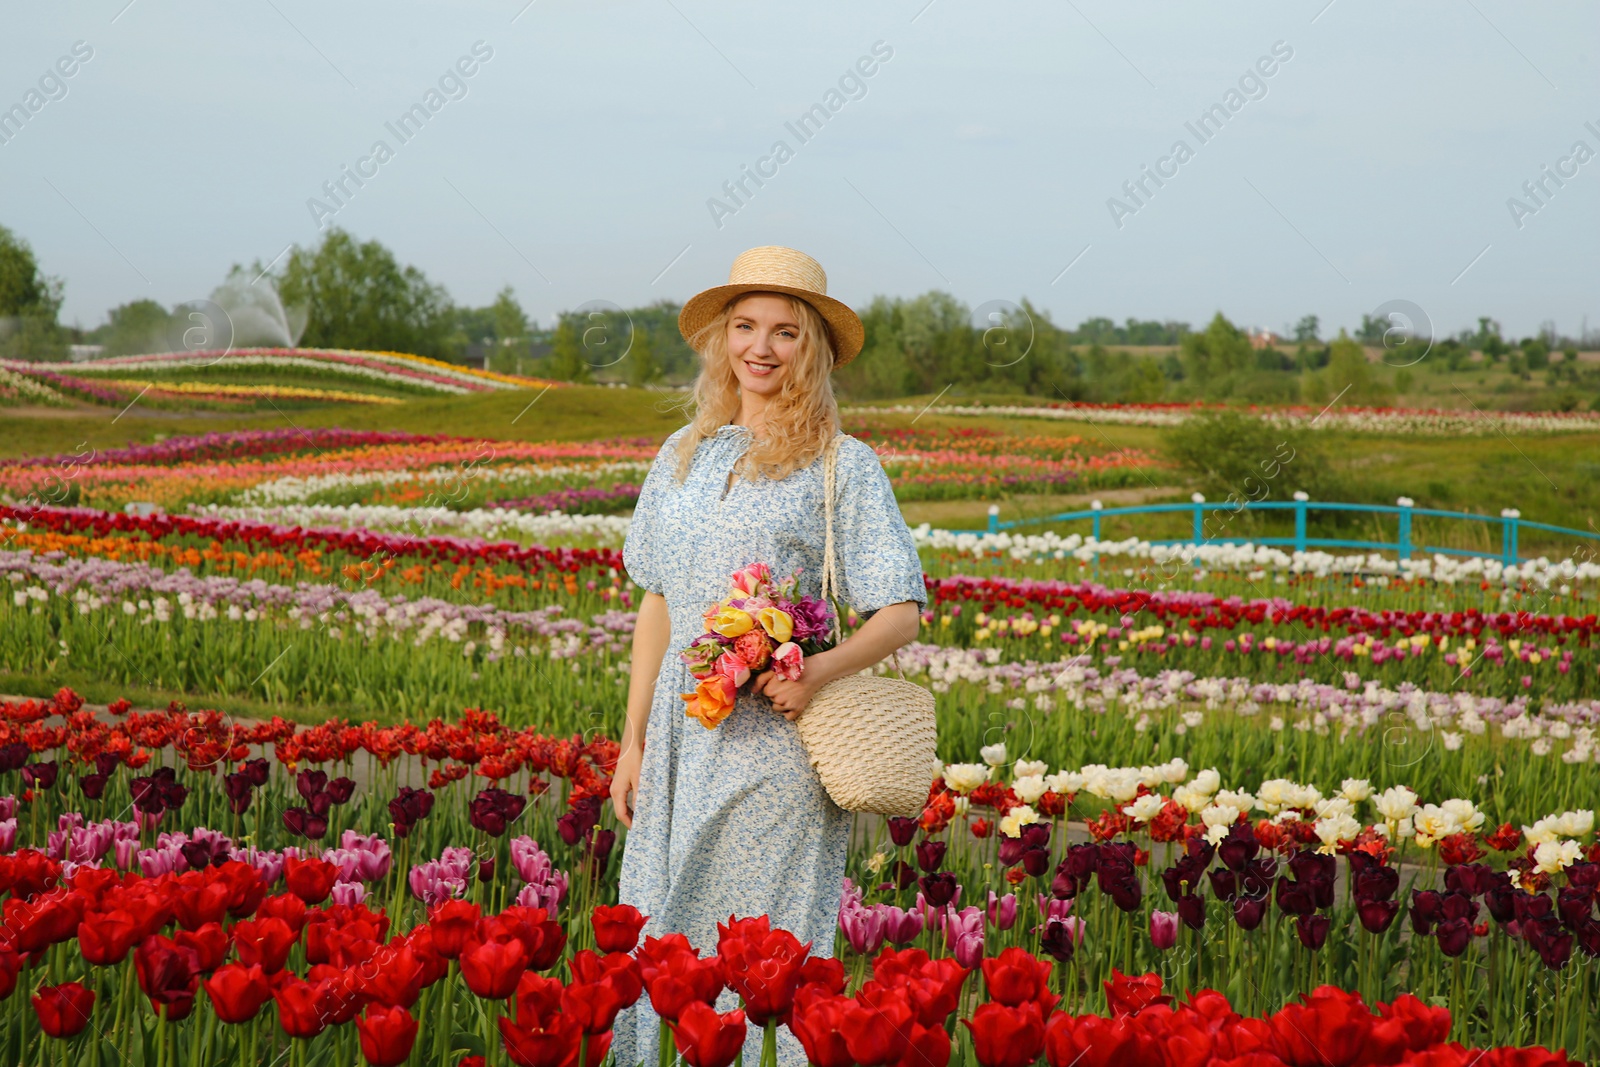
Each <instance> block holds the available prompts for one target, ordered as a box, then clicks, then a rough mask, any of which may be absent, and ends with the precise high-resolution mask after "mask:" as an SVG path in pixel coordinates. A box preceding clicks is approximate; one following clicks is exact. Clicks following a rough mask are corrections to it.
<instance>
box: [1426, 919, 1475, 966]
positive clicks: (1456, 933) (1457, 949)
mask: <svg viewBox="0 0 1600 1067" xmlns="http://www.w3.org/2000/svg"><path fill="white" fill-rule="evenodd" d="M1434 933H1435V934H1437V935H1438V938H1439V951H1440V952H1443V953H1444V954H1445V955H1446V956H1452V957H1454V956H1459V955H1461V954H1462V953H1463V952H1465V951H1467V946H1468V945H1470V944H1472V924H1471V923H1469V922H1467V920H1465V919H1446V920H1445V921H1444V922H1442V923H1440V924H1439V928H1438V929H1437V930H1435V931H1434Z"/></svg>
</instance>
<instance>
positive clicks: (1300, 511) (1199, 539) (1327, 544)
mask: <svg viewBox="0 0 1600 1067" xmlns="http://www.w3.org/2000/svg"><path fill="white" fill-rule="evenodd" d="M1095 503H1096V504H1099V501H1095ZM1246 511H1256V512H1285V511H1287V512H1292V513H1293V516H1294V536H1293V537H1248V538H1245V537H1224V536H1220V535H1214V536H1208V535H1207V534H1206V529H1205V527H1206V516H1207V515H1208V514H1215V513H1224V512H1225V513H1227V515H1228V516H1229V518H1231V517H1232V516H1233V515H1236V514H1239V513H1241V512H1246ZM1312 512H1347V513H1349V512H1354V513H1360V514H1371V515H1381V516H1392V517H1393V518H1395V519H1396V520H1397V523H1396V525H1397V527H1398V535H1397V538H1396V540H1394V541H1363V540H1354V539H1344V538H1336V537H1311V536H1309V535H1308V533H1307V525H1308V523H1307V518H1308V516H1309V515H1310V514H1311V513H1312ZM1174 513H1188V514H1191V515H1193V517H1194V536H1193V538H1192V539H1188V540H1185V539H1180V538H1166V539H1163V540H1153V541H1151V542H1150V543H1151V544H1156V545H1182V544H1218V545H1222V544H1244V543H1247V542H1248V543H1249V544H1253V545H1276V546H1280V547H1283V548H1292V549H1293V550H1294V551H1296V552H1305V551H1307V550H1309V549H1313V548H1319V549H1320V548H1350V549H1364V550H1368V551H1376V552H1393V553H1395V554H1396V556H1397V557H1398V558H1400V559H1410V558H1411V556H1412V555H1413V554H1414V553H1417V552H1421V553H1423V554H1424V555H1435V554H1438V555H1446V556H1477V557H1481V558H1485V559H1498V560H1500V562H1501V563H1503V564H1505V565H1506V566H1508V567H1509V566H1512V565H1514V564H1516V563H1518V562H1520V561H1521V560H1522V558H1523V557H1522V556H1521V555H1520V554H1519V553H1518V544H1519V543H1520V541H1521V534H1522V531H1523V530H1537V531H1540V532H1541V533H1547V534H1556V535H1559V536H1562V537H1570V538H1575V539H1577V540H1579V541H1590V542H1597V543H1600V532H1596V531H1594V530H1574V529H1571V528H1570V527H1566V526H1553V525H1551V524H1550V523H1547V522H1533V521H1531V520H1529V519H1524V518H1523V517H1522V515H1521V513H1520V512H1518V511H1516V510H1515V509H1512V508H1506V509H1505V510H1503V511H1501V512H1500V514H1499V515H1498V516H1494V515H1477V514H1474V513H1472V512H1467V511H1441V510H1439V509H1437V508H1419V507H1415V506H1413V505H1412V504H1410V502H1409V501H1408V500H1407V498H1405V497H1402V498H1401V500H1400V502H1399V503H1396V504H1344V503H1335V502H1331V501H1315V500H1309V499H1300V498H1298V497H1297V498H1296V499H1294V500H1259V501H1250V500H1245V501H1238V500H1229V501H1224V502H1222V503H1209V502H1207V501H1206V500H1205V499H1204V498H1203V497H1201V496H1200V495H1199V494H1198V493H1197V494H1195V499H1194V500H1193V501H1192V502H1191V503H1188V504H1139V505H1134V506H1130V507H1120V508H1105V507H1090V508H1088V509H1087V510H1083V511H1064V512H1061V513H1060V514H1058V515H1044V516H1039V517H1036V518H1026V519H1015V520H1012V521H1009V522H1001V521H1000V506H999V505H998V504H991V505H989V527H988V529H987V530H952V531H951V532H952V533H970V534H979V535H981V534H985V533H991V534H994V533H1000V532H1002V531H1005V530H1016V531H1018V532H1022V531H1021V528H1022V527H1024V526H1038V525H1042V524H1046V523H1052V524H1054V523H1067V522H1082V521H1084V520H1088V522H1089V523H1090V524H1091V528H1092V533H1093V536H1094V538H1095V540H1100V526H1101V523H1102V521H1103V520H1105V519H1106V518H1109V517H1111V516H1123V515H1168V514H1174ZM1419 517H1420V518H1428V519H1449V520H1455V521H1459V522H1476V523H1484V524H1486V525H1487V526H1488V527H1489V528H1490V531H1491V543H1492V540H1493V537H1494V536H1495V535H1498V537H1499V544H1500V551H1498V552H1479V551H1476V550H1474V549H1467V548H1449V547H1445V546H1441V545H1419V544H1417V543H1416V541H1415V539H1414V538H1413V537H1412V529H1413V522H1414V520H1416V519H1417V518H1419ZM1579 554H1581V555H1583V556H1584V558H1585V559H1589V560H1593V559H1595V558H1596V557H1597V556H1600V552H1597V551H1596V549H1595V548H1593V547H1590V546H1589V545H1584V546H1583V548H1582V550H1581V552H1580V553H1579Z"/></svg>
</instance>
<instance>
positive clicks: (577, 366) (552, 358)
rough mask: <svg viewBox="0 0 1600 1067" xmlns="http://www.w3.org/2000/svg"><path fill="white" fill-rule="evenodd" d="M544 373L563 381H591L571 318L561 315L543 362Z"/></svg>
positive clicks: (581, 346) (587, 365) (581, 345)
mask: <svg viewBox="0 0 1600 1067" xmlns="http://www.w3.org/2000/svg"><path fill="white" fill-rule="evenodd" d="M545 373H546V374H548V375H549V376H550V377H552V378H555V379H556V380H558V381H563V382H585V383H587V382H591V381H593V380H594V378H593V376H592V375H591V374H590V373H589V364H588V362H587V361H586V360H585V359H584V358H583V344H582V342H581V341H580V340H579V338H578V331H577V329H576V327H574V326H573V324H572V320H571V319H570V318H568V317H566V316H562V318H561V322H560V323H559V324H558V325H557V326H556V332H555V337H554V338H552V340H551V345H550V355H549V358H548V359H547V360H546V363H545Z"/></svg>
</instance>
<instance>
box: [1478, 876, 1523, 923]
mask: <svg viewBox="0 0 1600 1067" xmlns="http://www.w3.org/2000/svg"><path fill="white" fill-rule="evenodd" d="M1515 892H1516V890H1514V889H1512V888H1511V887H1510V886H1509V885H1497V886H1491V887H1490V888H1489V889H1488V890H1486V891H1485V892H1484V894H1483V904H1484V907H1486V908H1488V909H1489V914H1490V915H1492V916H1493V917H1494V921H1495V922H1497V923H1508V922H1510V921H1511V920H1512V919H1513V918H1515V917H1516V898H1515V897H1514V896H1513V894H1514V893H1515Z"/></svg>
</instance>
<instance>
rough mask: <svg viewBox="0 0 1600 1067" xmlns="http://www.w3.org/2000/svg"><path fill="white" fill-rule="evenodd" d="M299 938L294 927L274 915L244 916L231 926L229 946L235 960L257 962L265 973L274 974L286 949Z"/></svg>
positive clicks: (281, 962)
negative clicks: (231, 947) (262, 917)
mask: <svg viewBox="0 0 1600 1067" xmlns="http://www.w3.org/2000/svg"><path fill="white" fill-rule="evenodd" d="M294 899H295V900H298V899H299V898H298V897H296V898H294ZM299 939H300V935H299V934H298V933H296V932H295V930H294V928H293V927H291V926H290V925H289V924H288V923H287V922H285V921H284V920H282V919H280V918H278V917H277V916H276V915H269V916H268V917H266V918H265V919H250V920H246V921H245V922H241V923H235V924H234V926H233V947H234V950H235V951H236V952H238V954H239V962H240V963H244V964H252V963H254V964H259V965H260V967H261V969H262V970H263V971H265V972H266V973H267V974H277V973H278V972H279V971H281V970H283V965H284V964H285V963H286V962H288V959H289V950H290V949H291V948H293V947H294V943H295V942H296V941H298V940H299Z"/></svg>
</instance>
